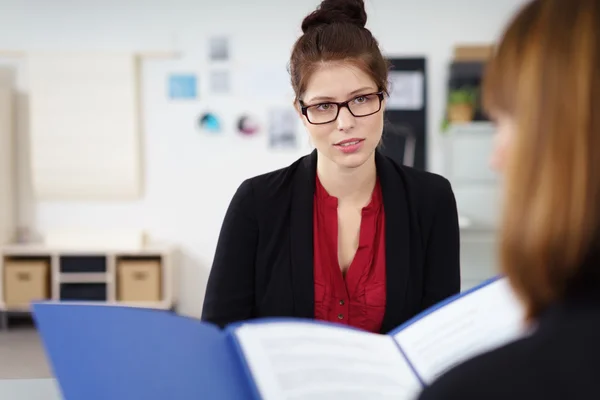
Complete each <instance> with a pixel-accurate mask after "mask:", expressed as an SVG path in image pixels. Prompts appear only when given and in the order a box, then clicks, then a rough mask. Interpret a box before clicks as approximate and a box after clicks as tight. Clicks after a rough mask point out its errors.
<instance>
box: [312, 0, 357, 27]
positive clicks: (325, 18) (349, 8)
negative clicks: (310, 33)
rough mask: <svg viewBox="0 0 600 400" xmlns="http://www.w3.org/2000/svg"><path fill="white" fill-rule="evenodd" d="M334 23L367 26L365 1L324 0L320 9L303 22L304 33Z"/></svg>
mask: <svg viewBox="0 0 600 400" xmlns="http://www.w3.org/2000/svg"><path fill="white" fill-rule="evenodd" d="M334 23H349V24H354V25H357V26H359V27H361V28H364V27H365V25H366V24H367V13H366V11H365V3H364V1H363V0H323V2H321V4H320V5H319V7H317V9H316V10H315V11H313V12H312V13H310V14H309V15H308V16H307V17H306V18H304V21H302V32H304V33H306V31H307V30H309V29H312V28H315V27H317V26H320V25H328V24H334Z"/></svg>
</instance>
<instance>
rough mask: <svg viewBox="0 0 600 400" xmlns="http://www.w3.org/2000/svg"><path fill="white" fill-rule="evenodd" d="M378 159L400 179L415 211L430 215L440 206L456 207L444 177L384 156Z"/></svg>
mask: <svg viewBox="0 0 600 400" xmlns="http://www.w3.org/2000/svg"><path fill="white" fill-rule="evenodd" d="M380 158H381V159H382V161H383V162H381V164H382V165H383V166H385V168H386V169H388V170H393V172H394V174H396V175H398V176H399V177H400V179H401V181H402V184H403V185H404V187H405V188H406V193H407V196H408V197H409V199H410V202H411V203H412V204H413V205H414V209H415V210H417V211H420V212H425V213H432V212H434V211H435V210H436V209H438V208H439V207H440V206H442V207H443V208H448V207H450V208H455V207H456V200H455V196H454V192H453V190H452V185H451V183H450V181H449V180H448V179H447V178H445V177H444V176H442V175H440V174H436V173H434V172H430V171H424V170H420V169H416V168H412V167H408V166H405V165H401V164H398V163H397V162H396V161H394V160H393V159H391V158H390V157H387V156H385V155H380Z"/></svg>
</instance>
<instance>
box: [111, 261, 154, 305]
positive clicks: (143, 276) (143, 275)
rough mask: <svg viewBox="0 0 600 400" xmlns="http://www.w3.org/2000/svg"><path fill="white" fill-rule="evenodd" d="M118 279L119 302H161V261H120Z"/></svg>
mask: <svg viewBox="0 0 600 400" xmlns="http://www.w3.org/2000/svg"><path fill="white" fill-rule="evenodd" d="M117 279H118V282H117V300H118V301H120V302H148V301H150V302H153V301H155V302H159V301H161V295H162V294H161V280H162V279H161V264H160V260H119V261H118V263H117Z"/></svg>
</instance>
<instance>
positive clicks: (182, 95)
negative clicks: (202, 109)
mask: <svg viewBox="0 0 600 400" xmlns="http://www.w3.org/2000/svg"><path fill="white" fill-rule="evenodd" d="M197 87H198V84H197V80H196V76H195V75H193V74H172V75H171V76H169V97H170V98H171V99H195V98H196V97H197V95H198V92H197Z"/></svg>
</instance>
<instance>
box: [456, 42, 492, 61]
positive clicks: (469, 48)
mask: <svg viewBox="0 0 600 400" xmlns="http://www.w3.org/2000/svg"><path fill="white" fill-rule="evenodd" d="M493 54H494V46H493V45H459V46H456V47H454V61H487V60H489V59H490V58H491V57H492V55H493Z"/></svg>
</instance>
